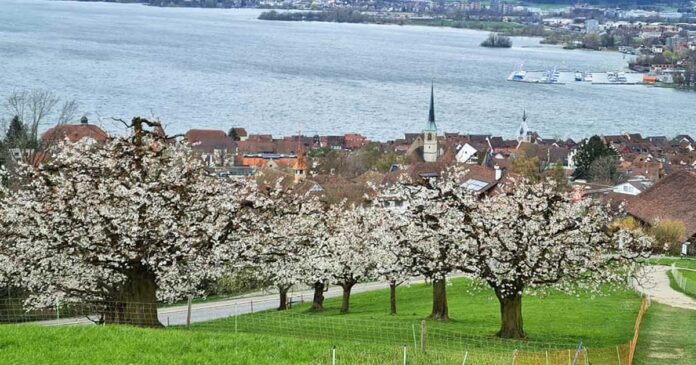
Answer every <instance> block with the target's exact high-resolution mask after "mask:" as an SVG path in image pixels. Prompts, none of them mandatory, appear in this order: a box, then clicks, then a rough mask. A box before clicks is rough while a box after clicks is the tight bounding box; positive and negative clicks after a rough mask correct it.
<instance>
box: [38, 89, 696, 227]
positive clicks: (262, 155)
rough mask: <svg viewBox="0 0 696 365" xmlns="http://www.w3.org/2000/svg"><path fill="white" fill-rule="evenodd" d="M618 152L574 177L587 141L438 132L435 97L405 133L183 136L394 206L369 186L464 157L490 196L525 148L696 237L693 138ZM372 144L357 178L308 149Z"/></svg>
mask: <svg viewBox="0 0 696 365" xmlns="http://www.w3.org/2000/svg"><path fill="white" fill-rule="evenodd" d="M107 138H108V135H107V133H105V132H104V131H103V130H102V129H101V128H99V127H98V126H96V125H93V124H90V123H89V122H88V121H87V120H83V121H82V122H81V123H79V124H73V125H59V126H56V127H54V128H51V129H49V130H47V131H46V132H45V133H44V134H43V135H42V136H41V142H42V144H44V145H45V144H47V143H50V142H51V141H56V140H66V139H67V140H69V141H71V142H77V141H80V140H83V139H88V140H89V141H92V142H95V143H98V142H102V141H105V140H106V139H107ZM601 139H602V140H603V142H604V143H605V144H606V145H608V146H610V147H611V148H613V149H614V150H615V151H616V152H617V154H618V155H619V156H620V158H619V166H618V169H619V171H620V172H621V175H622V180H621V182H620V184H618V185H602V184H597V183H594V182H591V181H589V182H588V181H584V180H573V179H572V178H571V176H572V172H573V170H574V168H575V166H574V155H575V153H576V151H577V149H578V148H579V147H580V146H582V145H583V143H585V141H584V140H583V141H577V142H576V141H573V140H572V139H567V140H557V139H545V138H542V137H541V136H540V135H539V134H538V133H535V132H533V131H531V130H530V128H529V127H528V125H527V117H526V114H525V115H523V117H522V121H521V124H520V127H519V130H518V133H517V135H516V136H515V137H514V138H509V139H505V138H503V137H499V136H493V135H479V134H460V133H441V132H440V131H439V130H438V128H437V123H436V120H435V108H434V95H433V94H432V91H431V100H430V110H429V116H428V120H427V123H426V124H425V128H424V129H423V130H422V131H421V132H419V133H406V134H405V135H404V137H403V138H400V139H396V140H390V141H384V142H369V141H368V140H367V138H365V137H364V136H362V135H360V134H344V135H335V136H303V135H295V136H288V137H284V138H273V137H272V136H271V135H266V134H249V133H247V131H246V130H245V129H243V128H235V129H233V130H232V131H230V132H229V133H225V132H224V131H221V130H202V129H192V130H189V131H188V132H187V133H186V134H185V138H184V140H185V141H186V142H187V143H189V144H190V146H191V148H192V149H193V150H195V151H196V152H197V153H198V154H199V155H200V158H201V160H202V161H203V162H204V163H205V164H206V166H207V167H208V168H209V169H210V171H211V172H214V173H216V174H218V175H219V176H224V177H230V178H236V177H240V176H251V175H253V176H255V177H256V178H257V179H260V180H264V179H274V180H278V179H279V178H282V180H283V181H284V183H285V184H290V185H294V186H295V188H296V189H297V190H299V191H304V192H306V193H311V194H319V195H321V196H322V197H323V198H324V199H326V200H328V201H333V202H338V201H341V200H344V199H347V200H349V201H353V202H359V201H361V200H367V199H369V200H372V199H374V198H375V197H378V198H379V199H381V200H382V201H383V204H384V205H385V206H387V207H394V208H398V207H400V206H402V205H403V204H404V202H401V201H398V200H394V199H392V198H390V197H389V196H387V195H382V196H376V195H375V194H378V192H376V191H375V189H374V187H375V186H385V185H388V184H390V183H395V182H396V181H397V180H398V179H399V178H400V177H401V176H404V175H406V176H408V177H410V178H411V179H427V178H439V177H441V176H442V175H443V174H445V173H446V171H447V169H448V167H450V166H452V165H465V166H466V169H465V170H466V173H465V175H464V176H462V181H461V183H462V186H464V187H466V188H467V189H470V190H471V191H472V192H474V193H476V194H480V195H488V194H496V193H497V192H498V191H499V189H500V188H501V187H502V186H504V185H505V184H506V183H507V182H509V181H511V180H514V179H516V178H517V177H519V175H518V173H519V172H515V171H513V170H514V169H513V162H514V161H515V159H517V158H519V157H520V156H522V155H524V156H525V157H526V158H536V159H537V160H538V161H539V167H540V169H542V170H544V169H545V170H549V169H552V168H556V169H558V168H559V166H562V167H563V169H562V171H563V172H564V174H565V176H567V179H568V182H569V184H570V185H571V186H572V188H573V190H574V191H575V193H576V194H578V195H579V196H580V197H593V198H599V199H607V200H612V201H613V202H623V203H626V206H627V212H629V213H630V214H631V215H633V216H634V217H636V218H638V219H639V220H641V221H643V222H645V223H647V224H652V223H654V222H656V221H658V220H660V219H677V220H681V221H683V222H684V224H685V227H686V235H687V236H686V237H684V240H687V239H694V238H696V236H695V235H696V209H694V207H696V141H694V139H693V138H692V137H690V136H688V135H679V136H676V137H672V138H668V137H665V136H647V137H644V136H641V135H640V134H621V135H606V136H601ZM368 143H370V144H371V148H375V146H377V147H378V148H379V149H380V151H381V153H384V154H389V155H394V156H400V157H401V158H400V159H399V161H400V162H399V163H393V164H391V166H389V167H388V168H385V169H384V170H383V171H380V170H375V169H369V170H367V171H365V172H364V173H361V174H360V175H358V176H351V175H347V174H344V173H342V171H340V170H338V171H335V170H333V169H332V170H331V172H330V173H323V174H320V173H317V171H316V169H314V167H315V166H316V161H313V159H312V158H310V157H309V156H310V155H309V153H310V152H312V151H317V150H323V151H335V152H336V153H338V154H343V155H346V156H350V155H351V154H353V153H357V152H359V151H360V150H361V149H362V148H363V147H365V146H366V145H367V144H368Z"/></svg>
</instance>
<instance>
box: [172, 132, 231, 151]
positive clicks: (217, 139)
mask: <svg viewBox="0 0 696 365" xmlns="http://www.w3.org/2000/svg"><path fill="white" fill-rule="evenodd" d="M184 137H185V138H186V141H188V142H189V143H191V148H193V149H196V150H205V151H212V150H228V151H232V150H234V141H233V140H232V138H230V137H229V136H227V134H226V133H225V132H223V131H221V130H214V129H191V130H189V131H188V132H186V135H185V136H184Z"/></svg>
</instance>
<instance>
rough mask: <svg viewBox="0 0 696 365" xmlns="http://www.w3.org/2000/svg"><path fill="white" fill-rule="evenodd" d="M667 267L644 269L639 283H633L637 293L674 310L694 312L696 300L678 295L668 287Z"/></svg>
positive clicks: (681, 294) (678, 293)
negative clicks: (674, 308) (682, 309)
mask: <svg viewBox="0 0 696 365" xmlns="http://www.w3.org/2000/svg"><path fill="white" fill-rule="evenodd" d="M670 269H671V267H669V266H648V267H646V268H645V269H644V272H643V275H642V278H641V280H640V283H639V282H637V281H636V282H634V286H635V287H636V289H638V291H640V292H641V293H643V294H646V295H648V296H650V298H651V299H652V300H654V301H656V302H658V303H662V304H667V305H669V306H672V307H676V308H684V309H692V310H696V300H694V299H692V298H690V297H688V296H686V295H685V294H683V293H680V292H678V291H676V290H674V289H672V288H671V287H670V286H669V277H667V271H669V270H670Z"/></svg>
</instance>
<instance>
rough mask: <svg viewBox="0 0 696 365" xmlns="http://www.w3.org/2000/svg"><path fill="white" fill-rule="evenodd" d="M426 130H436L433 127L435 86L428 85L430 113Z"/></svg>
mask: <svg viewBox="0 0 696 365" xmlns="http://www.w3.org/2000/svg"><path fill="white" fill-rule="evenodd" d="M428 130H429V131H434V130H437V126H436V125H435V85H434V84H433V83H432V82H431V84H430V112H429V113H428Z"/></svg>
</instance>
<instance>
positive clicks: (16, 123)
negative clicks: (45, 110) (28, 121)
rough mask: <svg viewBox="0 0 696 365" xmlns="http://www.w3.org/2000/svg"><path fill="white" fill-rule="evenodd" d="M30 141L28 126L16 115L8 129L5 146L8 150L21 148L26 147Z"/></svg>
mask: <svg viewBox="0 0 696 365" xmlns="http://www.w3.org/2000/svg"><path fill="white" fill-rule="evenodd" d="M28 140H29V136H28V133H27V127H26V125H24V123H22V121H21V120H20V119H19V117H18V116H16V115H15V116H14V118H12V120H11V121H10V125H9V127H8V128H7V134H6V135H5V140H4V144H5V145H6V147H7V148H20V147H24V145H25V143H26V142H27V141H28Z"/></svg>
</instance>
